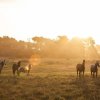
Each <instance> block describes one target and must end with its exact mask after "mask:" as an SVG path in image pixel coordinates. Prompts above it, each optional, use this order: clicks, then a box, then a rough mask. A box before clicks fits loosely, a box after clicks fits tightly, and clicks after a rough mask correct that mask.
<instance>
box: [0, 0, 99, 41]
mask: <svg viewBox="0 0 100 100" xmlns="http://www.w3.org/2000/svg"><path fill="white" fill-rule="evenodd" d="M99 34H100V0H0V36H3V35H9V36H12V37H15V38H17V39H22V40H27V38H31V37H32V36H36V35H37V36H44V37H50V38H55V37H56V36H58V35H67V36H68V37H69V38H71V37H73V36H78V37H87V36H92V37H94V39H95V40H96V43H100V38H99Z"/></svg>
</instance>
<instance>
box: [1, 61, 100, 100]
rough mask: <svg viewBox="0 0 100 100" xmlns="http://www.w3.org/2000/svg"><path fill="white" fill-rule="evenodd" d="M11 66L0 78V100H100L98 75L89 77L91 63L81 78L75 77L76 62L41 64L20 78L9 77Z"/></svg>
mask: <svg viewBox="0 0 100 100" xmlns="http://www.w3.org/2000/svg"><path fill="white" fill-rule="evenodd" d="M11 65H12V62H11V61H10V62H7V65H6V66H5V68H4V70H3V72H2V74H1V76H0V100H100V76H98V78H91V77H90V72H89V66H90V63H87V64H86V73H85V77H82V78H77V77H76V70H75V65H76V61H75V62H74V61H73V63H72V61H68V62H67V61H65V62H63V61H57V60H56V61H54V60H53V61H50V62H49V60H48V61H43V62H41V64H40V65H38V66H34V67H33V68H32V71H31V75H30V76H26V74H21V76H20V77H17V76H16V77H13V76H12V72H11ZM23 65H25V62H24V63H23ZM99 74H100V73H99Z"/></svg>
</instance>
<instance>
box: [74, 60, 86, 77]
mask: <svg viewBox="0 0 100 100" xmlns="http://www.w3.org/2000/svg"><path fill="white" fill-rule="evenodd" d="M76 70H77V76H79V77H80V74H81V72H83V76H84V71H85V60H83V63H82V64H77V66H76Z"/></svg>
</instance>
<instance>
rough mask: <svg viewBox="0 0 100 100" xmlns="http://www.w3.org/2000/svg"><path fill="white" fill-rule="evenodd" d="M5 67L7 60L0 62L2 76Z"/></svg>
mask: <svg viewBox="0 0 100 100" xmlns="http://www.w3.org/2000/svg"><path fill="white" fill-rule="evenodd" d="M4 65H5V60H4V61H1V62H0V74H1V71H2V69H3V67H4Z"/></svg>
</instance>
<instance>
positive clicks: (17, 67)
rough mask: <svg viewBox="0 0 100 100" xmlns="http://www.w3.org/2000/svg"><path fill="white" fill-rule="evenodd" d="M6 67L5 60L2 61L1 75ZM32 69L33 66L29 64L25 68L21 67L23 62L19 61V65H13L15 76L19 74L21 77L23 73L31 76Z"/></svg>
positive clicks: (0, 64)
mask: <svg viewBox="0 0 100 100" xmlns="http://www.w3.org/2000/svg"><path fill="white" fill-rule="evenodd" d="M4 65H6V63H5V60H3V61H0V74H1V72H2V69H3V67H4ZM31 67H32V65H31V64H29V65H27V66H25V67H21V61H18V62H17V63H14V64H13V65H12V73H13V75H14V76H15V74H17V75H18V76H19V75H20V73H21V72H24V73H27V75H29V73H30V70H31Z"/></svg>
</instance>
